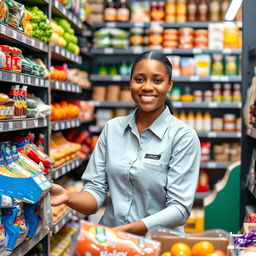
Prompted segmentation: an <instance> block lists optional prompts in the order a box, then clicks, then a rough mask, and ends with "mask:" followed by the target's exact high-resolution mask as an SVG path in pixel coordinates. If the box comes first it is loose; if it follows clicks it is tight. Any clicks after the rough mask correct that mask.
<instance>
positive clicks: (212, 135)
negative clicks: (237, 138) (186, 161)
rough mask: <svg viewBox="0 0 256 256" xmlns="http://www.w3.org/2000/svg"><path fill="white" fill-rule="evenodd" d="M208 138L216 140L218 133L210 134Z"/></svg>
mask: <svg viewBox="0 0 256 256" xmlns="http://www.w3.org/2000/svg"><path fill="white" fill-rule="evenodd" d="M207 137H208V138H216V137H217V133H216V132H208V133H207Z"/></svg>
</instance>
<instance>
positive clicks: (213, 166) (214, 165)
mask: <svg viewBox="0 0 256 256" xmlns="http://www.w3.org/2000/svg"><path fill="white" fill-rule="evenodd" d="M207 167H208V168H216V167H217V164H216V163H215V162H209V163H207Z"/></svg>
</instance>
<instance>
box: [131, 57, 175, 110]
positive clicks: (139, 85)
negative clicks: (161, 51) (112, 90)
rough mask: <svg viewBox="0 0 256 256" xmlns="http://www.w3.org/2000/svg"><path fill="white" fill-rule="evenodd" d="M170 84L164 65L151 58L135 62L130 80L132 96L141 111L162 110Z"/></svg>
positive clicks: (171, 82) (171, 83)
mask: <svg viewBox="0 0 256 256" xmlns="http://www.w3.org/2000/svg"><path fill="white" fill-rule="evenodd" d="M172 85H173V81H172V80H171V81H169V75H168V73H167V69H166V67H165V65H164V64H162V63H161V62H160V61H157V60H151V59H143V60H141V61H139V62H138V63H137V64H136V66H135V68H134V71H133V75H132V78H131V81H130V89H131V94H132V98H133V100H134V101H135V103H136V105H137V106H138V108H139V110H141V111H143V112H153V111H157V110H161V111H162V109H163V106H164V102H165V99H166V94H167V93H168V92H169V91H170V90H171V88H172Z"/></svg>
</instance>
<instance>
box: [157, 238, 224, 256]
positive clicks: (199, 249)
mask: <svg viewBox="0 0 256 256" xmlns="http://www.w3.org/2000/svg"><path fill="white" fill-rule="evenodd" d="M161 256H226V254H225V253H224V252H223V251H220V250H215V248H214V245H213V244H212V243H211V242H208V241H201V242H198V243H195V244H194V245H193V246H192V248H190V246H188V245H187V244H186V243H181V242H178V243H175V244H174V245H173V246H172V247H171V248H170V251H166V252H163V253H162V254H161Z"/></svg>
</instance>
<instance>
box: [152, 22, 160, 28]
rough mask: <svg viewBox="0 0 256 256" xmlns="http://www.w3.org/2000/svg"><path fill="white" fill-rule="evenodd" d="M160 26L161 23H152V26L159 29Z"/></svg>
mask: <svg viewBox="0 0 256 256" xmlns="http://www.w3.org/2000/svg"><path fill="white" fill-rule="evenodd" d="M161 25H162V23H160V22H152V26H157V27H160V26H161Z"/></svg>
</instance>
